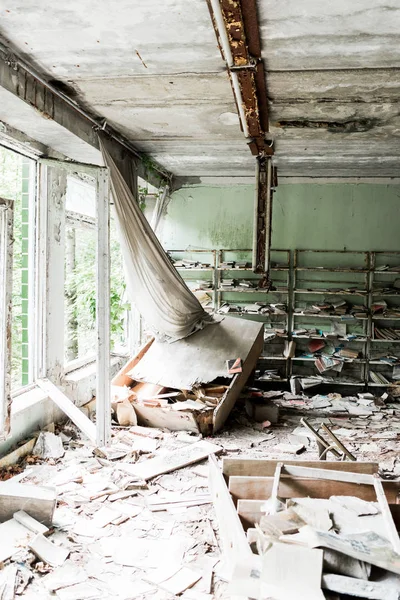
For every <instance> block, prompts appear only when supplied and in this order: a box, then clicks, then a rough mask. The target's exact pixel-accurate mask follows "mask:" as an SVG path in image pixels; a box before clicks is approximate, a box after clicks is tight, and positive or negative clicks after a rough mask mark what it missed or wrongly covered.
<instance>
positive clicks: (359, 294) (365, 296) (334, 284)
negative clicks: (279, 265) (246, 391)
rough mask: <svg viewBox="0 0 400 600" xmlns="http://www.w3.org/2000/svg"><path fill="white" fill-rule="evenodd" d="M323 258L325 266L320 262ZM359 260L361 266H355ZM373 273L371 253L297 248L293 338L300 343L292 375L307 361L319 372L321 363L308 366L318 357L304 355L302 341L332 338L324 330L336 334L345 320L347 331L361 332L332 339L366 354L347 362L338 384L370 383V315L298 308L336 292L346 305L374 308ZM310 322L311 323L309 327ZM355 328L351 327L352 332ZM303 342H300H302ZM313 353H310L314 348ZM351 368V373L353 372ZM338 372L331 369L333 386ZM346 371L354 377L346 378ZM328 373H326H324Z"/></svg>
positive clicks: (309, 370) (311, 371) (310, 370)
mask: <svg viewBox="0 0 400 600" xmlns="http://www.w3.org/2000/svg"><path fill="white" fill-rule="evenodd" d="M320 261H323V263H324V265H318V262H320ZM355 265H356V266H355ZM369 272H370V256H369V253H368V252H347V251H329V250H295V251H294V256H293V276H292V281H293V287H292V295H291V305H292V310H293V319H292V330H291V339H293V340H294V341H295V342H296V346H297V350H296V354H297V355H296V356H295V357H294V358H292V359H291V374H292V375H297V374H302V373H298V372H297V371H298V369H297V368H296V365H301V364H302V363H303V364H304V367H303V369H302V370H303V371H307V372H306V373H305V375H319V374H320V373H319V372H318V370H317V368H316V367H315V366H314V367H313V368H310V367H306V365H307V364H308V363H314V361H315V358H314V357H311V356H310V357H307V356H302V355H301V354H300V355H299V354H298V352H303V353H304V354H305V355H306V354H307V348H305V347H304V342H302V340H307V341H308V342H310V340H323V341H325V342H327V343H329V338H327V337H325V336H324V335H323V332H325V333H326V334H333V331H332V323H333V322H340V323H343V324H344V325H346V330H347V331H346V333H347V334H353V335H356V336H357V337H355V338H354V339H346V338H345V337H343V336H338V337H337V338H335V339H334V340H333V339H332V341H334V342H335V344H338V343H339V344H340V345H341V346H351V347H353V348H354V347H357V346H356V345H357V344H358V348H357V350H359V352H360V354H361V355H362V358H358V359H353V360H351V361H344V363H343V370H342V372H341V373H338V374H337V376H336V377H335V381H334V384H337V385H359V386H360V387H365V386H366V385H367V379H368V360H367V348H368V337H369V335H368V334H369V316H368V313H367V314H366V315H365V316H350V315H349V314H348V313H346V314H343V315H340V314H319V313H318V312H316V311H315V312H306V313H300V312H298V310H299V309H301V308H305V309H306V307H307V306H311V305H312V304H313V303H314V304H318V303H320V302H321V299H320V298H321V296H322V297H324V298H326V299H327V303H329V298H332V301H333V298H334V297H336V298H337V300H338V301H344V302H346V304H347V305H350V306H354V305H355V304H358V305H360V304H362V305H363V306H365V309H366V310H367V311H369V307H368V305H369V279H368V277H369ZM307 326H308V327H307ZM307 328H310V329H311V330H313V329H316V330H318V331H321V334H320V335H312V334H311V335H307V334H304V335H299V336H296V335H293V331H296V330H298V329H307ZM348 328H351V329H352V331H348ZM299 342H300V343H299ZM310 353H311V352H310ZM349 371H350V373H349ZM332 374H333V371H331V370H329V371H327V372H326V376H327V382H326V383H327V384H329V385H333V384H332V381H331V378H332ZM344 374H347V376H348V377H352V378H354V379H355V381H346V378H344V380H343V375H344ZM323 376H324V374H322V377H323Z"/></svg>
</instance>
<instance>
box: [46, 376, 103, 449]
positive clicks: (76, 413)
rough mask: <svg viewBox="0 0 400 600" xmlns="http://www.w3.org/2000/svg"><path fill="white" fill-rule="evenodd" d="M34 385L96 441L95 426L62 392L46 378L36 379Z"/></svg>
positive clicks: (90, 438) (92, 440) (91, 439)
mask: <svg viewBox="0 0 400 600" xmlns="http://www.w3.org/2000/svg"><path fill="white" fill-rule="evenodd" d="M36 385H38V386H39V387H40V389H41V390H43V392H44V393H45V394H46V395H47V396H48V397H49V398H51V400H53V402H54V403H55V404H56V405H57V406H58V408H60V409H61V410H62V411H63V412H64V413H65V414H66V415H67V417H68V418H69V419H71V421H72V422H73V423H75V425H76V426H77V427H78V428H79V429H80V430H81V431H82V433H84V434H85V435H86V436H87V437H88V438H89V440H90V441H91V442H93V443H94V442H95V441H96V426H95V424H94V423H92V421H91V420H90V419H88V418H87V417H86V416H85V415H84V414H83V412H82V411H81V410H79V408H78V407H77V406H75V404H74V403H73V402H71V400H70V399H69V398H67V396H66V395H65V394H63V392H62V391H61V390H60V389H59V388H58V387H57V386H55V385H54V383H52V382H51V381H49V380H48V379H37V380H36Z"/></svg>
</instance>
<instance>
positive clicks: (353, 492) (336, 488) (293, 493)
mask: <svg viewBox="0 0 400 600" xmlns="http://www.w3.org/2000/svg"><path fill="white" fill-rule="evenodd" d="M273 479H274V478H273V477H235V476H234V477H230V478H229V491H230V492H231V494H232V496H233V498H234V500H235V501H237V500H239V499H247V500H267V499H268V498H269V496H270V495H271V491H272V485H273ZM383 489H384V490H385V494H386V497H387V499H388V502H389V503H390V504H395V503H396V497H397V495H398V493H399V491H400V484H399V483H398V482H396V481H384V482H383ZM279 496H280V497H281V498H283V499H284V498H301V497H306V496H309V497H310V498H330V497H331V496H357V497H358V498H361V499H362V500H366V501H367V502H375V501H376V494H375V490H374V487H373V486H372V485H370V484H367V483H363V484H358V483H353V482H341V481H322V480H317V479H310V478H305V477H299V478H293V477H290V476H288V475H282V476H281V480H280V486H279Z"/></svg>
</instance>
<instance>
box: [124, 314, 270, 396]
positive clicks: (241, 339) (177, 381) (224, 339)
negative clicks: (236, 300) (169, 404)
mask: <svg viewBox="0 0 400 600" xmlns="http://www.w3.org/2000/svg"><path fill="white" fill-rule="evenodd" d="M260 331H263V324H262V323H258V322H256V321H250V320H245V319H237V318H235V317H229V316H226V317H224V319H223V320H222V321H221V322H220V323H218V324H214V325H208V326H207V327H205V328H204V329H202V330H201V331H198V332H197V333H194V334H192V335H190V336H189V337H187V338H185V339H183V340H178V341H176V342H174V343H173V344H168V343H166V342H165V343H163V342H159V341H155V342H154V343H153V344H152V345H151V347H150V349H149V350H148V352H146V354H145V355H144V357H143V358H142V360H141V361H140V362H139V363H138V364H137V365H136V367H135V368H134V369H133V371H132V372H131V376H132V378H133V379H135V380H137V381H146V382H148V383H155V384H159V385H163V386H165V387H170V388H175V389H185V390H190V389H192V388H193V387H194V386H195V385H198V384H204V383H208V382H210V381H214V380H215V379H217V377H227V370H226V361H227V360H228V359H231V358H238V357H239V358H241V359H242V362H243V365H244V363H245V362H246V361H247V359H248V357H249V355H250V352H251V350H252V348H253V346H254V344H255V343H256V340H258V337H259V335H260ZM251 358H252V360H253V361H254V364H253V366H252V368H254V367H255V364H256V361H255V358H256V357H255V356H254V355H252V356H251ZM182 365H185V368H184V369H183V368H182Z"/></svg>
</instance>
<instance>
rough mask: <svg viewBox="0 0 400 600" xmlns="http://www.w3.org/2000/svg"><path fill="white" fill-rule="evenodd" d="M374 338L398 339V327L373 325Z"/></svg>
mask: <svg viewBox="0 0 400 600" xmlns="http://www.w3.org/2000/svg"><path fill="white" fill-rule="evenodd" d="M374 338H375V339H376V340H388V341H391V340H400V329H393V328H391V327H376V326H375V327H374Z"/></svg>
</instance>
